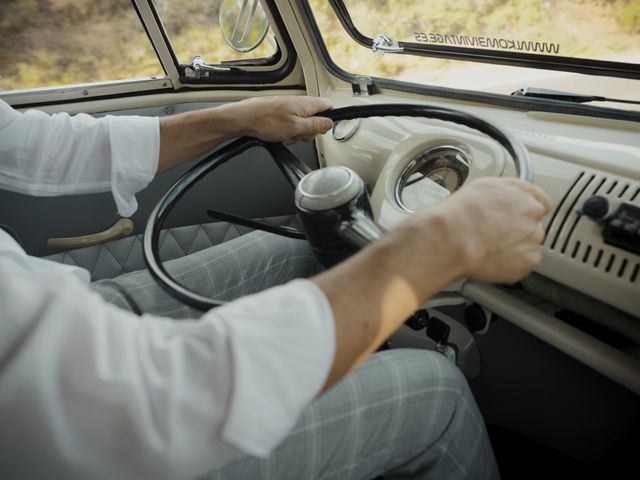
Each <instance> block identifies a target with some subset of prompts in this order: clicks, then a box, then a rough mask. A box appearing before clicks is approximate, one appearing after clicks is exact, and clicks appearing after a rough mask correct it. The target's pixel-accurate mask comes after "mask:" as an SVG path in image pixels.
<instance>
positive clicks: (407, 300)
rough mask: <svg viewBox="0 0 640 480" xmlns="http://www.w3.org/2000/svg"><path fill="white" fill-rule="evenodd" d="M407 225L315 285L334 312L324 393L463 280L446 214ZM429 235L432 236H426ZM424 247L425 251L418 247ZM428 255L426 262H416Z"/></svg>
mask: <svg viewBox="0 0 640 480" xmlns="http://www.w3.org/2000/svg"><path fill="white" fill-rule="evenodd" d="M420 221H421V222H425V224H428V225H430V227H431V228H430V229H424V228H422V227H421V232H416V231H415V228H414V227H415V223H409V224H405V225H403V226H402V227H400V228H398V229H396V230H393V231H391V232H390V233H388V234H387V235H386V236H385V237H384V238H383V239H381V240H380V241H378V242H376V243H375V244H373V245H371V246H369V247H368V248H366V249H364V250H362V251H361V252H359V253H358V254H357V255H354V256H353V257H351V258H350V259H348V260H347V261H345V262H343V263H342V264H340V265H338V266H336V267H335V268H332V269H330V270H328V271H326V272H324V273H322V274H320V275H318V276H316V277H315V278H313V281H314V282H315V283H316V284H317V285H318V286H319V287H320V288H321V289H322V290H323V292H324V293H325V295H326V296H327V299H328V300H329V303H330V305H331V307H332V310H333V314H334V320H335V328H336V354H335V358H334V363H333V366H332V368H331V371H330V374H329V377H328V379H327V382H326V384H325V387H324V389H325V390H326V389H328V388H330V387H331V386H332V385H333V384H334V383H336V382H337V381H338V380H340V378H342V377H343V376H344V375H346V374H347V373H348V372H349V371H351V370H352V369H354V368H355V367H357V366H358V365H359V364H360V363H361V362H362V361H363V360H364V359H365V358H366V357H367V356H368V355H369V354H371V353H372V352H374V351H375V350H376V349H377V348H378V347H379V346H380V345H381V344H382V343H383V342H384V341H385V340H386V339H387V338H388V337H389V336H390V335H391V334H392V333H393V332H394V331H395V330H396V329H397V328H398V327H399V326H400V325H401V324H402V323H403V322H404V320H406V319H407V318H408V317H409V316H410V315H411V314H412V313H413V312H414V311H415V310H416V309H417V308H418V307H419V306H420V305H421V303H422V302H423V301H424V300H425V299H427V298H429V297H431V296H433V295H435V294H436V293H437V292H438V291H439V290H441V289H442V288H443V287H444V286H446V285H447V284H448V283H450V282H451V281H453V280H454V279H456V278H458V277H460V276H461V275H462V268H461V262H460V261H459V260H461V259H460V258H459V257H458V255H457V254H456V250H455V248H453V247H452V245H451V243H450V242H447V241H446V240H443V239H444V238H445V237H446V235H448V230H449V226H448V225H447V220H446V217H445V216H444V215H443V212H442V211H441V210H434V211H433V212H431V213H429V214H427V215H422V216H421V217H420ZM425 231H428V232H429V233H428V234H427V235H425V234H424V232H425ZM418 244H419V245H418ZM417 252H424V254H425V257H424V258H419V259H417V258H415V254H416V253H417Z"/></svg>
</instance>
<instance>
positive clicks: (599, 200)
mask: <svg viewBox="0 0 640 480" xmlns="http://www.w3.org/2000/svg"><path fill="white" fill-rule="evenodd" d="M578 213H579V214H582V215H586V216H587V217H589V218H590V219H591V220H593V221H596V222H597V221H600V220H602V219H604V218H605V217H606V216H607V214H608V213H609V200H607V199H606V198H605V197H601V196H600V195H594V196H593V197H589V198H588V199H587V200H586V201H585V202H584V205H582V208H581V209H580V210H579V211H578Z"/></svg>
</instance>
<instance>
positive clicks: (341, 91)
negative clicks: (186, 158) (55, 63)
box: [0, 0, 640, 478]
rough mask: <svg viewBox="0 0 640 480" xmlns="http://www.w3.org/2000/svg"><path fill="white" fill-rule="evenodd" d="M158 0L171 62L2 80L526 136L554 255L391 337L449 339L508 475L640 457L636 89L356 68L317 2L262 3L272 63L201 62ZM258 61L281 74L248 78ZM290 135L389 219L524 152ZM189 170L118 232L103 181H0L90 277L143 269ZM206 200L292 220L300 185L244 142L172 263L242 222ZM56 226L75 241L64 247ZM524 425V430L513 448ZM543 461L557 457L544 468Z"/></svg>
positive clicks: (161, 49) (159, 185)
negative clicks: (433, 110) (147, 247)
mask: <svg viewBox="0 0 640 480" xmlns="http://www.w3.org/2000/svg"><path fill="white" fill-rule="evenodd" d="M162 3H163V2H156V4H157V5H156V4H154V2H152V1H150V0H149V1H147V0H133V1H132V4H133V6H134V7H135V8H136V11H137V13H138V15H139V17H140V20H141V21H142V22H143V24H144V27H145V30H146V32H147V34H148V36H149V38H150V40H151V42H152V43H153V45H154V48H155V52H156V53H157V56H158V58H159V59H160V62H161V64H162V66H163V68H164V70H165V73H166V75H165V76H163V77H161V78H160V77H153V78H146V79H136V80H129V81H116V82H100V83H91V84H81V85H70V86H64V87H44V88H36V89H14V90H6V91H0V98H2V99H4V100H5V101H7V102H8V103H10V104H12V105H13V106H14V107H15V108H18V109H21V110H25V109H28V108H39V109H41V110H43V111H45V112H48V113H55V112H61V111H64V112H69V113H71V114H75V113H89V114H92V115H106V114H114V115H124V114H136V115H159V116H162V115H168V114H172V113H177V112H182V111H188V110H192V109H198V108H203V107H208V106H213V105H218V104H223V103H226V102H233V101H237V100H241V99H244V98H250V97H255V96H265V95H278V94H287V95H313V96H322V97H326V98H329V99H331V101H332V102H333V105H334V107H336V108H338V107H346V106H354V105H384V104H398V103H412V104H419V105H431V106H439V107H445V108H450V109H457V110H460V111H462V112H465V113H468V114H471V115H474V116H477V117H479V118H482V119H484V120H486V121H487V122H490V123H491V124H493V125H495V126H497V127H498V128H500V129H502V130H504V131H506V132H508V133H509V134H510V135H512V136H513V137H514V138H515V139H517V141H519V142H521V144H522V145H523V146H524V148H525V149H526V150H527V152H528V155H529V157H530V160H531V165H532V170H533V182H534V183H535V184H537V185H539V186H540V187H542V188H543V189H544V190H545V191H546V192H547V193H548V194H549V195H550V196H551V197H552V199H553V201H554V210H553V211H552V213H551V214H549V215H548V216H547V217H546V218H545V219H544V226H545V229H546V232H547V236H546V239H545V242H544V244H543V245H542V247H541V248H542V251H543V260H542V263H541V264H540V265H539V266H538V267H537V268H536V269H535V272H534V273H532V274H531V276H530V277H528V278H527V279H525V280H523V281H522V282H521V283H519V284H517V285H484V284H477V283H473V282H466V281H460V282H457V283H456V284H453V285H450V286H449V287H448V288H447V289H446V291H443V292H441V293H440V294H439V295H438V296H436V297H435V298H433V299H432V300H431V301H430V302H428V303H427V304H425V305H424V306H423V309H424V312H422V314H424V315H426V316H428V317H431V318H436V319H437V322H438V323H437V326H441V325H442V324H444V325H445V326H444V327H442V328H444V329H445V330H446V331H447V334H446V335H445V336H444V337H442V333H441V332H435V333H433V334H432V335H427V334H425V333H428V332H425V330H428V328H427V329H425V326H426V324H425V323H424V322H425V318H424V317H422V318H418V317H416V318H414V319H412V320H411V321H409V322H408V324H407V325H406V326H404V327H402V328H401V329H400V330H399V331H398V332H397V333H396V334H395V335H394V336H393V337H392V338H391V339H390V340H389V346H390V347H391V348H401V347H414V348H428V349H439V350H441V351H442V352H443V354H445V355H448V356H450V357H451V358H452V359H453V361H455V362H456V363H457V364H458V366H459V367H460V368H461V369H462V371H463V372H464V374H465V376H466V377H467V379H468V380H469V382H470V385H471V386H472V389H473V391H474V394H475V396H476V399H477V402H478V404H479V406H480V408H481V410H482V412H483V415H484V416H485V420H486V422H487V424H488V425H489V426H490V427H495V432H498V433H496V435H497V436H496V437H492V439H495V441H496V443H495V444H494V448H495V449H496V454H497V457H498V462H499V463H501V462H504V463H503V465H506V466H505V467H504V468H505V469H504V470H503V474H504V473H505V472H507V474H506V475H504V476H505V478H529V477H527V476H526V475H527V473H522V475H513V476H509V475H508V473H512V474H513V472H514V471H515V470H513V469H517V468H519V467H521V468H522V469H523V472H524V469H527V468H529V466H530V465H531V464H532V462H538V461H540V462H543V465H540V466H538V467H536V468H535V469H534V470H535V472H542V471H547V472H548V474H549V476H553V475H552V474H553V473H554V468H556V467H555V466H554V465H553V461H556V460H558V459H560V460H561V461H562V462H561V463H559V464H558V465H559V466H558V467H557V470H555V472H560V473H563V474H572V473H574V474H575V475H576V476H578V475H586V474H587V473H588V472H590V471H591V472H604V471H606V472H609V474H611V476H613V475H614V474H618V473H619V472H622V471H623V470H622V469H623V468H629V467H632V466H633V465H635V456H637V453H638V447H640V435H639V434H638V431H639V428H640V111H639V110H640V107H639V106H638V105H635V106H632V107H630V108H620V109H618V108H616V106H610V104H607V105H608V106H606V107H598V106H588V105H586V104H585V105H583V104H577V103H568V102H563V101H560V100H556V99H545V98H528V97H523V96H520V97H518V96H513V97H511V96H508V95H498V94H494V93H481V92H477V93H469V92H467V91H466V90H456V89H453V88H447V87H436V86H431V87H429V86H424V85H420V84H417V83H408V82H402V81H396V80H389V79H386V80H385V79H380V78H377V77H369V76H367V75H360V74H359V72H346V71H345V70H343V69H342V68H340V67H337V66H336V65H335V64H332V62H331V58H330V56H329V54H328V51H327V49H326V47H325V46H324V45H323V43H322V35H321V34H320V32H319V31H318V28H317V26H315V20H314V16H313V8H312V6H310V3H309V2H307V1H306V0H263V1H261V2H260V3H261V6H262V8H264V12H265V15H266V18H267V19H268V22H269V25H270V28H271V30H270V32H269V34H267V40H263V41H268V40H269V38H273V39H275V41H276V42H277V44H278V45H279V50H278V51H279V55H278V57H277V58H276V60H275V61H274V62H271V63H270V64H265V65H261V64H255V63H254V64H251V63H248V64H247V63H245V64H243V63H242V62H241V61H236V63H233V62H229V63H226V64H225V63H224V62H222V63H219V64H218V63H216V64H214V63H211V64H207V63H206V62H205V61H204V60H202V57H201V60H202V61H203V62H204V63H201V64H197V63H193V64H182V63H180V62H182V59H180V62H178V61H177V59H176V57H175V55H174V53H173V52H172V50H171V47H170V44H169V43H168V37H167V34H166V31H165V30H164V29H163V27H162V24H161V22H160V20H161V19H160V18H159V15H158V11H159V6H161V4H162ZM218 3H219V2H218ZM249 3H251V2H249ZM311 3H313V2H311ZM332 3H338V4H342V3H343V2H332ZM346 3H349V2H346ZM391 3H392V2H391ZM425 8H427V7H426V5H425ZM160 17H161V15H160ZM232 36H233V33H232ZM264 38H265V37H264V36H263V39H264ZM169 40H170V39H169ZM236 40H237V38H236ZM396 43H397V42H396ZM383 46H384V45H383ZM238 47H239V48H241V47H242V46H241V45H239V46H238ZM387 47H389V48H391V47H393V45H387ZM385 55H393V53H389V52H388V51H387V53H385ZM203 57H204V58H206V56H205V55H203ZM237 62H240V63H237ZM196 65H199V66H196ZM229 67H231V70H230V72H229V71H228V70H227V71H225V70H224V69H228V68H229ZM633 68H635V76H633V75H632V74H628V75H626V78H624V79H623V81H624V82H635V83H633V85H634V86H635V89H636V90H635V91H636V93H637V92H640V85H638V82H640V67H639V66H638V64H637V63H636V64H634V65H633ZM220 69H222V70H220ZM220 72H223V73H224V74H225V75H226V74H229V75H228V76H224V75H222V76H220V75H219V73H220ZM260 72H267V74H266V75H267V76H265V77H261V79H260V80H259V81H255V82H254V81H252V80H249V81H247V79H250V76H251V75H252V74H254V73H260ZM269 72H271V73H269ZM584 76H585V77H589V74H588V73H585V74H584ZM589 78H590V77H589ZM607 78H608V77H607ZM617 80H620V79H618V78H614V79H613V80H612V81H617ZM636 100H637V99H636ZM290 148H291V150H292V152H293V153H294V154H295V155H296V156H297V157H298V158H299V159H301V160H303V161H304V162H305V163H306V164H307V165H309V166H310V167H311V168H314V169H315V168H319V167H325V166H346V167H349V168H351V169H352V170H354V171H355V172H357V173H358V174H359V175H360V176H361V177H362V179H363V180H364V181H365V183H366V184H367V185H368V187H369V188H370V191H371V203H372V207H373V212H374V218H375V221H376V222H377V223H378V224H379V225H381V226H382V227H383V228H385V229H392V228H393V227H394V226H395V225H396V224H397V223H398V222H400V221H401V220H402V219H403V218H405V217H406V216H407V215H411V213H412V211H416V210H419V209H423V208H429V206H431V205H433V204H435V203H437V202H440V201H443V200H446V198H447V197H448V196H449V195H451V194H452V193H453V192H455V190H457V189H458V188H460V187H461V186H462V185H463V184H464V183H466V182H470V181H472V180H473V179H475V178H478V177H481V176H501V175H504V176H516V175H517V172H516V169H515V167H514V164H513V162H512V161H511V158H510V155H509V154H508V153H507V152H506V151H505V149H504V148H502V147H501V146H500V145H499V144H498V143H496V142H495V141H494V140H492V139H491V138H489V137H487V136H486V135H483V134H481V133H479V132H478V131H476V130H473V129H470V128H468V127H465V126H462V125H459V124H454V123H451V122H443V121H440V120H434V119H422V118H408V117H384V118H383V117H375V118H366V119H360V120H348V121H341V122H339V123H337V124H336V126H335V128H334V130H333V131H332V132H330V133H327V134H325V135H322V136H318V137H317V138H316V141H315V142H314V143H313V144H310V143H306V144H297V145H294V146H292V147H290ZM187 168H188V166H187V167H184V168H179V169H176V170H177V171H172V172H170V173H166V174H163V175H161V176H159V177H158V178H157V179H156V180H155V181H154V182H153V184H152V185H151V187H150V188H149V189H147V191H145V192H143V193H142V194H140V195H139V196H138V200H139V203H140V208H139V210H138V211H137V212H136V214H135V215H134V216H133V217H132V219H131V224H129V223H127V224H126V225H125V227H124V229H123V231H122V232H120V231H118V232H117V233H116V234H115V236H117V237H121V238H118V239H115V240H114V234H113V232H109V233H108V234H107V235H106V236H107V238H108V239H109V241H107V242H104V241H103V239H100V238H98V239H88V240H87V238H86V236H88V235H90V234H94V233H96V232H99V231H103V230H106V229H108V228H109V227H111V226H112V225H113V224H114V223H116V222H117V221H118V220H119V218H118V217H117V215H116V214H115V209H114V207H113V203H112V200H111V197H110V194H108V193H105V194H100V195H91V196H85V197H68V198H66V197H61V198H46V199H43V198H30V197H26V196H23V195H20V194H15V193H11V192H4V191H0V223H2V224H7V225H9V226H11V227H12V228H13V229H14V230H15V231H16V232H17V233H18V235H19V237H20V240H21V243H22V245H23V246H24V247H25V249H26V250H27V251H28V253H30V254H34V255H38V256H47V257H50V258H52V259H55V260H58V261H62V262H66V263H73V264H78V265H81V266H84V267H86V268H88V269H89V270H90V271H91V273H92V277H93V278H94V279H99V278H109V277H113V276H115V275H118V274H120V273H122V272H127V271H132V270H137V269H141V268H145V265H144V261H143V257H142V248H141V243H142V232H143V230H144V226H145V223H146V220H147V217H148V215H149V212H150V211H151V209H152V208H153V207H154V205H155V204H156V202H157V201H158V199H159V198H160V196H161V195H162V194H163V193H164V192H165V191H166V189H167V188H168V187H169V185H170V184H171V183H172V182H173V181H174V180H175V179H176V178H177V177H178V176H179V175H180V174H181V173H183V172H184V171H185V170H186V169H187ZM595 198H597V199H595ZM594 199H595V200H594ZM208 208H213V209H215V210H224V211H233V212H234V213H235V214H238V215H242V216H245V217H252V218H267V217H268V218H269V219H270V220H271V221H272V222H275V223H278V224H281V225H296V220H295V217H294V213H295V212H294V209H293V190H292V189H291V187H290V186H289V185H288V184H287V182H286V181H285V180H284V178H282V176H281V174H280V172H279V171H278V170H277V168H275V167H274V165H273V163H272V162H270V161H269V160H268V159H267V158H266V155H265V153H264V152H262V151H259V150H249V151H247V152H245V153H243V154H242V155H241V156H239V157H238V158H236V159H235V160H234V161H233V162H230V163H229V164H227V165H225V166H224V167H221V168H220V169H218V170H217V171H216V174H215V175H212V176H210V177H207V178H206V180H204V181H203V182H201V184H199V185H198V186H197V187H196V188H194V189H193V190H192V191H191V192H190V193H189V195H188V196H186V197H185V199H184V201H183V202H181V203H180V205H179V206H178V207H177V208H176V209H175V211H174V212H173V213H172V215H171V217H170V219H169V220H168V224H167V226H168V230H165V231H164V232H163V233H162V235H161V239H160V244H161V254H162V258H163V259H165V260H167V259H170V258H174V257H176V256H180V255H184V254H188V253H190V252H193V251H196V250H199V249H202V248H205V247H207V246H209V245H212V244H216V243H220V242H222V241H225V240H228V239H230V238H233V237H234V236H237V235H241V234H243V233H245V232H246V231H248V228H247V227H243V226H233V225H231V224H229V223H226V222H216V221H212V219H211V218H209V217H208V216H207V214H206V210H207V209H208ZM74 237H79V239H78V240H77V241H76V240H74ZM60 238H62V239H70V240H69V241H67V242H64V241H62V243H60V242H58V243H57V244H56V241H55V239H60ZM52 239H53V241H51V240H52ZM48 240H49V244H47V241H48ZM83 242H84V243H83ZM52 245H53V246H52ZM56 245H57V246H56ZM427 254H428V253H427ZM428 274H429V272H425V275H428ZM433 329H434V330H435V329H436V327H433ZM438 338H440V340H438ZM490 431H491V429H490ZM500 435H502V437H500ZM512 439H521V440H523V442H525V443H522V445H523V446H522V448H519V447H517V445H520V444H518V443H517V442H516V441H515V440H514V441H513V442H514V443H511V440H512ZM509 444H511V445H509ZM547 452H553V456H547V455H548V453H547ZM560 460H558V461H560ZM545 461H548V462H551V463H549V465H548V466H547V467H545V466H544V462H545Z"/></svg>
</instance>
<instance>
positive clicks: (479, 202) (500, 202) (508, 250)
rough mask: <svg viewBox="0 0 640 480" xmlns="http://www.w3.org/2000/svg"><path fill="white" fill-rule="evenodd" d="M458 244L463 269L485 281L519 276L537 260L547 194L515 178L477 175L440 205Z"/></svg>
mask: <svg viewBox="0 0 640 480" xmlns="http://www.w3.org/2000/svg"><path fill="white" fill-rule="evenodd" d="M442 207H443V208H444V209H445V210H446V215H449V216H450V220H451V221H452V222H453V226H452V228H454V229H455V233H454V235H455V237H456V238H455V239H454V241H455V242H456V244H458V245H460V246H461V259H463V260H464V265H463V275H464V276H466V277H468V278H471V279H474V280H478V281H481V282H487V283H512V282H516V281H518V280H520V279H522V278H523V277H524V276H525V275H527V274H528V273H529V272H530V271H531V270H532V269H533V268H534V267H535V266H536V265H537V264H538V263H539V262H540V260H541V258H542V256H541V252H540V245H541V244H542V242H543V240H544V228H543V226H542V223H541V222H542V218H543V217H544V216H545V215H546V214H547V213H549V212H550V211H551V199H550V198H549V196H548V195H547V194H546V193H545V192H544V191H543V190H542V189H540V188H539V187H537V186H536V185H533V184H530V183H526V182H523V181H522V180H518V179H515V178H483V179H480V180H476V181H475V182H472V183H470V184H469V186H467V187H465V188H462V189H461V190H460V191H459V192H457V193H456V194H455V195H453V196H452V197H451V198H450V199H449V201H448V202H446V203H445V204H443V205H442Z"/></svg>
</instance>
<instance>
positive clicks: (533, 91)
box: [511, 87, 640, 105]
mask: <svg viewBox="0 0 640 480" xmlns="http://www.w3.org/2000/svg"><path fill="white" fill-rule="evenodd" d="M511 95H516V96H519V97H536V98H548V99H551V100H562V101H564V102H573V103H588V102H617V103H631V104H634V105H640V101H639V100H622V99H620V98H608V97H602V96H598V95H583V94H581V93H573V92H561V91H558V90H549V89H548V88H533V87H524V88H521V89H519V90H516V91H515V92H513V93H512V94H511Z"/></svg>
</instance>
